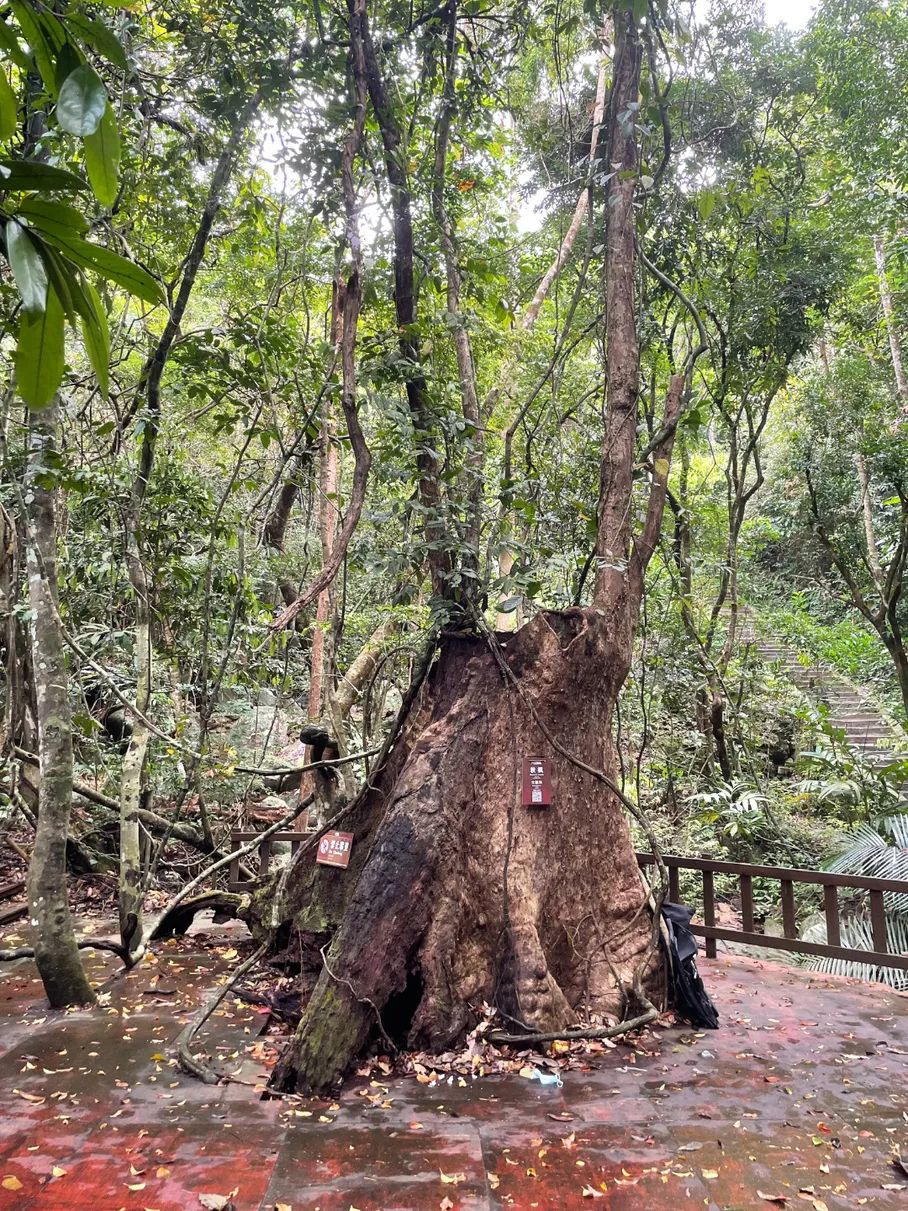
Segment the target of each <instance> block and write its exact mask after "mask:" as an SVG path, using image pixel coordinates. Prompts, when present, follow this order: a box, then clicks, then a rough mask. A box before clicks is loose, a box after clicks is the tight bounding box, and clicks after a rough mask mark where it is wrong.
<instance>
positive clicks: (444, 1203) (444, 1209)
mask: <svg viewBox="0 0 908 1211" xmlns="http://www.w3.org/2000/svg"><path fill="white" fill-rule="evenodd" d="M438 1206H439V1208H440V1211H452V1208H453V1206H454V1204H453V1203H452V1202H451V1200H450V1199H449V1198H448V1196H447V1194H446V1195H445V1196H444V1198H443V1199H442V1200H441V1202H440V1203H439V1204H438Z"/></svg>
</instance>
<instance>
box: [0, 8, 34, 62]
mask: <svg viewBox="0 0 908 1211" xmlns="http://www.w3.org/2000/svg"><path fill="white" fill-rule="evenodd" d="M0 50H2V51H5V52H6V54H7V55H8V56H9V57H10V59H12V61H13V62H14V63H15V64H16V65H17V66H18V67H21V68H22V70H23V71H29V70H30V68H31V63H30V62H29V59H28V55H27V54H26V53H25V51H24V50H23V49H22V47H21V46H20V45H19V39H18V38H17V37H16V35H15V32H14V31H13V30H12V29H10V27H9V26H8V25H7V23H6V22H5V21H4V20H3V19H2V18H0Z"/></svg>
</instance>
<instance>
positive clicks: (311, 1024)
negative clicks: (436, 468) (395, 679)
mask: <svg viewBox="0 0 908 1211" xmlns="http://www.w3.org/2000/svg"><path fill="white" fill-rule="evenodd" d="M627 639H628V636H627V634H626V633H624V632H622V631H621V630H620V629H619V630H616V628H615V626H614V623H613V621H612V620H610V619H608V618H607V617H606V616H605V615H604V614H603V613H601V612H600V611H598V610H595V609H594V610H575V611H568V612H566V613H546V614H540V615H539V616H538V617H537V618H535V619H534V620H533V621H532V622H531V623H529V624H528V625H527V626H525V627H524V628H523V629H522V630H521V631H519V632H518V633H517V634H516V635H511V636H501V635H499V636H496V637H494V638H493V637H489V638H488V639H487V638H485V637H482V636H463V637H451V638H448V639H447V640H445V642H444V643H443V645H442V648H441V652H440V654H439V657H438V659H437V661H436V663H435V665H434V667H433V669H432V671H431V673H430V675H429V677H428V679H427V681H426V684H425V686H424V687H423V690H422V694H421V697H420V700H419V702H418V704H417V705H416V707H415V708H414V710H413V712H412V713H411V717H410V720H409V722H408V725H407V727H406V728H405V731H404V734H403V736H402V737H401V739H400V741H399V742H398V746H397V750H396V751H395V754H394V757H393V759H392V761H391V762H389V765H388V767H387V769H386V772H385V775H384V776H383V777H382V778H381V780H380V781H379V783H378V785H377V787H376V789H375V790H374V791H373V792H372V794H371V795H370V796H369V797H368V799H367V800H366V803H365V804H364V806H363V808H362V809H361V810H360V812H359V813H358V817H357V818H355V819H354V821H353V823H352V824H351V827H354V828H355V830H356V841H355V845H356V846H357V847H361V852H362V854H363V855H364V860H362V861H360V862H357V863H354V864H353V865H352V866H351V868H350V869H349V870H348V871H346V872H342V871H339V870H332V869H324V870H322V871H320V872H319V874H318V876H317V878H318V880H319V881H321V882H323V883H328V884H329V887H328V888H327V889H325V892H324V893H323V895H322V900H323V903H324V902H327V903H330V904H334V905H336V906H338V907H339V908H340V910H341V911H342V914H343V915H342V921H341V924H340V928H339V929H338V931H337V933H336V935H335V937H334V941H333V944H332V946H331V949H330V952H329V953H328V955H327V961H326V964H325V968H324V970H323V971H322V974H321V976H320V977H319V981H318V984H317V986H316V989H315V992H314V993H313V996H312V998H311V1000H310V1002H309V1006H308V1008H307V1011H306V1013H305V1014H304V1016H303V1019H302V1021H301V1023H300V1027H299V1031H298V1033H297V1036H296V1038H295V1040H294V1042H293V1044H292V1046H291V1048H290V1049H289V1050H288V1051H287V1053H285V1055H284V1057H283V1058H282V1060H281V1063H280V1065H279V1067H278V1069H277V1070H276V1072H275V1077H274V1083H275V1084H276V1085H277V1086H278V1087H281V1088H285V1089H286V1088H303V1089H324V1088H326V1087H328V1086H330V1085H331V1084H332V1083H333V1082H334V1081H335V1080H336V1079H337V1078H338V1077H339V1076H340V1075H342V1074H343V1073H344V1072H345V1071H346V1070H347V1069H348V1067H349V1066H350V1064H351V1062H352V1061H353V1060H354V1059H355V1057H356V1055H357V1054H358V1053H359V1052H360V1050H361V1049H362V1048H363V1047H364V1046H365V1045H366V1043H367V1042H368V1040H369V1039H370V1037H372V1036H375V1035H377V1036H378V1037H381V1036H382V1034H387V1035H389V1036H390V1037H391V1038H393V1039H394V1040H395V1042H398V1043H400V1044H406V1045H409V1046H419V1047H428V1048H431V1049H444V1048H446V1047H448V1046H450V1045H452V1044H453V1043H455V1042H456V1041H457V1040H458V1039H460V1038H462V1037H463V1034H464V1033H465V1031H466V1030H467V1029H468V1028H469V1027H470V1026H471V1025H472V1024H473V1023H474V1021H475V1018H474V1015H473V1012H472V1008H471V1007H475V1006H478V1005H480V1004H481V1003H482V1002H483V1001H487V1002H489V1003H490V1004H494V1005H496V1006H497V1007H498V1008H499V1009H500V1010H501V1011H502V1013H503V1014H504V1015H506V1017H507V1018H509V1019H511V1020H512V1021H513V1023H514V1024H515V1025H517V1026H519V1028H520V1029H524V1028H528V1029H530V1030H538V1031H553V1030H560V1029H565V1028H568V1027H570V1026H571V1025H573V1024H574V1023H576V1022H577V1021H578V1020H580V1019H581V1018H583V1017H584V1016H586V1015H587V1014H589V1013H602V1014H620V1013H621V1012H622V1010H623V1008H624V1001H625V997H626V995H627V993H628V990H630V989H632V988H633V986H634V983H635V980H636V977H637V975H638V967H639V965H640V964H641V962H643V963H644V964H645V965H646V969H645V970H644V971H642V972H640V973H639V974H640V975H641V976H642V978H643V982H644V984H645V983H646V982H647V980H648V977H649V976H650V975H651V970H650V966H649V965H650V964H651V954H650V951H649V943H650V939H651V936H652V924H651V920H650V916H649V913H648V911H646V905H645V902H646V898H647V893H646V890H645V888H644V886H643V883H642V881H641V878H640V875H639V872H638V870H637V864H636V861H635V858H634V853H633V847H632V844H631V838H630V831H629V828H628V825H627V822H626V819H625V817H624V813H623V809H622V808H621V806H620V804H619V802H618V800H617V798H616V797H615V795H614V794H613V793H612V792H611V791H610V790H609V789H608V788H607V787H606V786H605V785H604V784H603V783H602V782H601V781H600V780H599V779H598V778H597V777H596V776H594V775H593V774H591V773H589V772H587V771H586V770H585V769H584V768H582V767H583V765H586V766H589V767H592V768H593V769H596V770H602V771H604V773H605V774H606V775H611V774H612V772H613V770H614V745H613V742H612V738H611V726H610V725H611V713H612V709H613V707H614V703H615V700H616V698H617V694H618V690H619V689H620V685H621V682H622V681H623V678H624V675H625V673H626V669H627V659H626V655H625V654H624V653H626V651H627ZM499 661H500V662H501V664H499ZM550 737H551V739H550ZM552 740H554V741H556V742H558V744H559V745H560V746H562V747H563V749H566V750H567V751H568V752H570V754H571V755H572V757H575V758H576V759H577V760H578V761H579V762H580V763H581V764H579V765H578V764H575V762H574V761H572V760H570V759H568V758H567V757H565V756H563V755H562V754H561V752H559V751H558V750H557V749H556V748H555V747H554V745H553V743H552ZM528 756H534V757H537V756H538V757H544V758H548V759H549V760H550V762H551V770H552V806H551V807H550V808H525V807H522V806H521V773H522V764H523V760H524V758H525V757H528ZM309 863H311V856H309V857H308V859H307V863H306V866H305V868H304V869H302V870H300V871H299V872H298V873H299V877H300V878H301V879H302V880H303V881H307V879H308V876H309V874H310V870H309ZM345 881H349V882H350V883H351V887H350V890H349V892H347V893H345V892H344V889H343V887H342V885H343V883H344V882H345ZM354 881H355V882H354ZM303 923H304V924H305V925H307V926H309V927H310V928H311V927H313V926H321V927H322V928H325V927H328V926H330V924H331V920H330V918H329V917H326V918H323V919H321V920H319V921H316V920H313V919H311V918H309V919H306V920H304V921H303Z"/></svg>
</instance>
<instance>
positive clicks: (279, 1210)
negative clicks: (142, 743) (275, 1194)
mask: <svg viewBox="0 0 908 1211" xmlns="http://www.w3.org/2000/svg"><path fill="white" fill-rule="evenodd" d="M274 1211H293V1207H291V1205H290V1203H275V1204H274Z"/></svg>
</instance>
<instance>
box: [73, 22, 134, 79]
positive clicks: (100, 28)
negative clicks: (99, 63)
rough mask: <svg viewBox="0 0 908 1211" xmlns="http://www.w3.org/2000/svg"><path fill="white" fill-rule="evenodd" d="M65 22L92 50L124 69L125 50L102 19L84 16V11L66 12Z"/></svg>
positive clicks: (125, 65) (125, 66)
mask: <svg viewBox="0 0 908 1211" xmlns="http://www.w3.org/2000/svg"><path fill="white" fill-rule="evenodd" d="M66 24H67V25H68V26H69V28H70V29H72V30H75V31H76V32H77V33H78V34H79V36H80V37H81V39H82V41H83V42H85V43H87V44H88V45H89V46H90V47H91V48H92V50H96V51H97V52H98V54H99V55H101V56H103V58H105V59H106V60H107V61H108V62H109V63H113V65H114V66H115V67H119V68H122V70H123V71H126V68H127V63H126V52H125V51H124V50H123V47H122V45H121V44H120V40H119V38H118V37H117V36H116V34H115V33H114V32H113V30H111V29H110V28H109V27H108V26H107V25H105V24H104V22H103V21H94V20H93V19H92V18H91V17H86V16H85V15H84V13H67V15H66Z"/></svg>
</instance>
